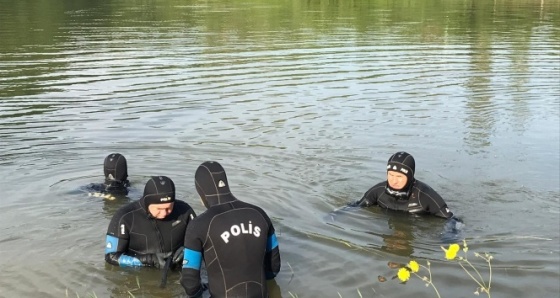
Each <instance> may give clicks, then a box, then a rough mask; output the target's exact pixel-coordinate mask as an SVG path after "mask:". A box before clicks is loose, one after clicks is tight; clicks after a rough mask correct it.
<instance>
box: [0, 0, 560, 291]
mask: <svg viewBox="0 0 560 298" xmlns="http://www.w3.org/2000/svg"><path fill="white" fill-rule="evenodd" d="M0 7H2V8H3V9H2V10H0V40H2V42H1V43H0V144H2V145H1V146H0V167H1V169H2V171H1V173H2V174H3V177H2V178H3V179H2V186H3V187H2V190H3V193H2V200H0V206H1V207H2V208H4V209H5V210H10V211H9V212H6V213H5V214H4V215H3V216H2V217H1V218H0V231H1V233H0V235H1V236H0V253H2V255H3V258H2V259H1V260H0V265H1V266H2V268H3V269H2V270H3V271H2V272H3V276H2V279H1V280H0V297H37V296H41V297H65V296H68V295H69V296H73V294H78V295H80V296H86V295H87V294H88V293H95V294H96V295H97V296H98V297H129V296H130V294H133V295H134V296H135V297H170V296H171V297H180V296H181V294H182V289H181V287H180V285H179V284H178V279H179V274H178V273H177V272H174V273H172V275H170V278H169V284H168V287H167V288H166V289H163V290H162V289H159V287H158V285H159V278H160V273H159V272H158V271H157V270H122V269H120V268H115V267H112V266H106V265H105V263H104V261H103V256H102V252H103V240H104V235H105V231H106V229H107V225H108V222H109V220H110V218H111V216H112V214H113V213H114V212H115V211H116V210H117V209H118V208H119V207H120V206H122V205H124V204H126V203H127V202H130V201H132V200H137V199H138V198H139V197H140V196H141V195H142V186H143V185H144V183H145V181H146V180H147V177H149V176H152V175H160V174H165V175H166V176H169V177H170V178H172V179H173V180H174V181H175V182H176V186H177V194H178V197H179V198H180V199H182V200H185V201H187V202H188V203H189V204H191V205H192V206H193V208H194V209H195V211H196V212H197V213H200V212H202V211H203V207H202V206H201V205H200V204H199V202H198V199H197V194H196V191H195V190H194V187H193V181H194V177H193V175H194V171H195V169H196V167H197V166H198V165H199V164H200V163H201V162H203V161H205V160H211V159H212V160H217V161H219V162H220V163H222V164H223V165H224V166H225V167H226V168H227V169H228V174H229V176H230V177H229V178H230V180H231V181H230V183H231V184H232V191H234V193H235V194H236V196H237V197H239V198H240V199H242V200H246V201H248V202H251V203H255V204H257V205H259V206H261V207H263V208H264V209H265V210H267V212H268V213H269V214H270V215H271V217H272V218H273V222H274V225H275V227H276V230H277V233H278V239H279V242H280V249H281V250H282V260H283V263H282V271H281V273H280V275H279V276H278V277H277V278H276V281H275V284H273V285H271V286H270V289H271V291H272V292H273V295H272V296H273V297H282V296H283V297H292V296H293V295H297V296H298V297H323V296H324V297H332V296H335V297H336V296H337V295H336V293H338V294H339V295H341V296H343V297H347V296H355V295H356V293H357V290H359V291H360V293H362V294H363V295H364V296H379V297H401V296H402V297H404V296H407V295H416V296H419V297H424V296H426V297H428V296H429V295H431V292H428V291H426V290H425V289H423V288H422V289H418V288H415V287H412V286H410V285H407V286H400V285H397V284H395V283H385V284H383V285H380V284H378V283H377V282H376V281H375V278H376V276H377V275H385V276H389V273H388V272H389V271H388V268H387V267H386V264H387V262H388V261H399V262H400V261H403V262H404V261H406V260H408V259H409V258H417V259H419V260H426V259H427V260H430V262H431V263H432V264H433V268H434V274H435V276H434V278H436V279H437V281H438V286H439V289H440V291H441V293H442V297H457V295H464V296H465V297H468V296H469V295H471V294H470V293H472V292H473V289H472V287H471V285H469V284H464V283H457V280H463V278H464V276H463V272H460V271H458V270H457V268H456V267H454V266H453V264H449V263H448V262H445V261H443V259H442V251H441V249H440V248H439V247H440V245H441V244H442V243H443V242H445V241H446V240H445V232H446V231H447V230H446V229H447V228H448V226H447V225H446V223H445V222H444V221H442V220H440V219H436V218H430V217H408V216H399V215H395V214H392V213H386V212H383V211H382V210H379V209H376V208H370V209H358V210H353V209H350V210H348V209H342V210H340V212H339V213H337V214H336V216H334V217H332V218H329V217H326V216H327V215H328V214H330V213H331V212H332V211H333V210H335V209H338V208H340V207H341V206H345V205H346V204H347V203H348V202H351V201H355V200H357V199H358V198H359V197H361V196H362V195H363V192H365V191H366V190H367V189H368V188H369V187H370V186H371V184H372V183H373V182H375V181H378V180H379V179H383V177H384V176H385V173H384V172H383V171H384V168H385V166H384V165H385V164H386V161H387V158H388V157H389V156H390V155H391V154H392V153H394V152H395V151H398V150H406V151H409V152H411V153H412V154H413V155H414V156H415V157H416V159H417V162H418V168H417V177H418V178H419V179H421V180H425V181H427V182H428V183H429V184H430V185H432V186H433V187H434V188H435V189H437V190H438V193H440V194H442V195H443V197H444V199H445V200H446V202H447V203H448V204H449V205H450V207H451V208H452V209H453V210H454V212H456V213H457V214H458V215H459V216H460V217H461V218H462V219H463V220H464V226H463V227H462V230H461V231H460V234H457V235H456V236H457V238H456V239H462V237H463V236H464V238H466V239H467V240H469V243H470V247H471V249H473V250H477V251H489V252H492V253H493V255H494V256H495V261H496V263H495V264H496V269H495V272H494V277H495V280H496V281H495V285H494V286H493V291H494V293H495V295H497V296H504V297H506V296H516V295H522V296H535V297H536V296H539V297H553V296H557V295H558V292H560V289H559V287H558V283H557V280H558V277H559V275H560V269H559V263H560V262H559V261H558V258H557V256H558V254H559V253H560V251H559V250H558V245H557V244H558V241H559V239H560V235H559V234H560V231H558V230H557V229H550V227H551V226H552V227H557V226H558V225H559V224H560V210H559V208H558V206H559V203H560V186H559V184H560V173H559V171H558V169H559V168H560V156H559V155H558V152H560V140H559V139H560V126H559V125H558V123H559V122H560V120H559V118H560V109H559V107H560V87H559V84H558V82H559V81H560V72H559V70H560V52H559V48H558V42H559V41H560V36H559V35H558V32H559V30H558V28H559V27H560V9H559V8H560V3H559V2H558V0H552V1H546V0H543V1H532V0H516V1H510V0H496V1H474V0H465V1H448V0H444V1H437V0H421V1H400V0H390V1H378V0H374V1H372V0H354V1H327V0H324V1H323V0H321V1H296V0H284V1H261V0H258V1H257V0H244V1H234V2H227V1H221V0H209V1H200V0H187V1H185V0H180V1H179V0H156V1H132V0H122V1H101V2H99V1H88V0H74V1H40V2H38V3H36V1H17V2H14V1H9V0H0ZM115 151H119V152H122V153H123V154H124V155H126V156H127V159H129V171H130V173H133V175H131V178H130V179H131V183H132V188H131V191H130V193H129V194H128V196H126V197H122V198H116V199H115V200H105V199H103V198H98V197H94V196H89V195H88V192H87V191H85V190H84V188H83V187H84V186H86V185H88V184H89V183H96V182H99V181H100V179H102V175H101V172H100V170H101V168H102V161H103V158H104V157H105V156H106V155H107V154H108V153H110V152H115ZM22 231H24V232H22ZM442 233H444V235H443V236H444V237H442ZM23 279H25V280H28V281H30V283H29V284H28V285H27V284H26V286H25V287H23V286H22V284H21V283H20V282H19V281H20V280H23ZM67 293H68V294H67ZM333 293H335V294H334V295H333ZM457 293H460V294H457Z"/></svg>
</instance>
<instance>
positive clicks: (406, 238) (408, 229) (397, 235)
mask: <svg viewBox="0 0 560 298" xmlns="http://www.w3.org/2000/svg"><path fill="white" fill-rule="evenodd" d="M388 223H389V228H390V229H391V231H392V233H391V234H388V235H383V236H382V237H383V246H381V250H382V251H385V252H388V253H390V254H395V255H398V256H403V257H410V256H412V254H413V253H414V248H413V243H414V236H413V234H412V221H410V220H407V218H404V219H403V218H399V219H398V220H395V219H393V218H390V219H389V222H388Z"/></svg>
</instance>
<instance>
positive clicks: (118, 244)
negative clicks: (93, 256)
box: [105, 210, 157, 267]
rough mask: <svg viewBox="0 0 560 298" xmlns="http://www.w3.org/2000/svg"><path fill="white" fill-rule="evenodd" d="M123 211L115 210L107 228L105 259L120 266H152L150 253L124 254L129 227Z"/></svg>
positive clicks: (126, 249) (152, 259)
mask: <svg viewBox="0 0 560 298" xmlns="http://www.w3.org/2000/svg"><path fill="white" fill-rule="evenodd" d="M123 212H124V211H121V210H119V211H117V213H115V215H114V216H113V218H112V219H111V222H110V223H109V227H108V228H107V236H106V238H105V239H106V240H105V261H106V262H107V263H109V264H111V265H115V266H121V267H138V266H153V265H154V258H153V256H151V255H142V256H130V255H127V254H126V252H127V251H128V243H129V239H130V236H129V232H130V227H129V224H128V223H127V222H126V217H125V216H124V215H123ZM155 260H157V258H155Z"/></svg>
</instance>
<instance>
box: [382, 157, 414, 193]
mask: <svg viewBox="0 0 560 298" xmlns="http://www.w3.org/2000/svg"><path fill="white" fill-rule="evenodd" d="M415 169H416V163H415V162H414V157H412V155H410V154H408V153H406V152H404V151H400V152H397V153H395V154H393V155H392V156H391V157H390V158H389V161H388V162H387V171H395V172H399V173H402V174H404V175H406V178H407V179H408V182H407V185H406V186H405V187H404V189H406V188H408V187H409V186H410V185H411V184H412V182H414V170H415Z"/></svg>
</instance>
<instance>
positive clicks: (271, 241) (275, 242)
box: [266, 234, 278, 251]
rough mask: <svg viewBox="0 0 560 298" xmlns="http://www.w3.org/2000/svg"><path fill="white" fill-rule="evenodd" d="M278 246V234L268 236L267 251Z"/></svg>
mask: <svg viewBox="0 0 560 298" xmlns="http://www.w3.org/2000/svg"><path fill="white" fill-rule="evenodd" d="M277 246H278V240H277V239H276V234H272V235H270V236H269V237H268V240H267V242H266V251H271V250H273V249H275V248H276V247H277Z"/></svg>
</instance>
